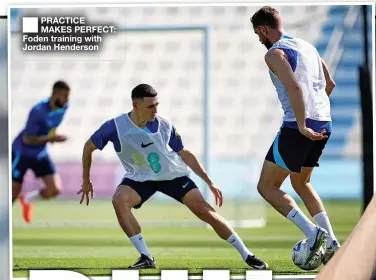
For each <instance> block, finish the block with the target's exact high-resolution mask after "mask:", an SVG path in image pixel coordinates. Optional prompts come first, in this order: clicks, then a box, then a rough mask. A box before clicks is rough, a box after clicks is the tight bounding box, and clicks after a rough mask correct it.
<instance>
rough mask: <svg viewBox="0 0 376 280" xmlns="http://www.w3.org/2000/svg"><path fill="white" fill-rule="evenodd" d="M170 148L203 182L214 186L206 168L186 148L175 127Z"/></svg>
mask: <svg viewBox="0 0 376 280" xmlns="http://www.w3.org/2000/svg"><path fill="white" fill-rule="evenodd" d="M169 146H170V147H171V149H172V150H173V151H175V152H176V153H178V155H179V156H180V157H181V158H182V160H183V161H184V162H185V163H186V164H187V165H188V166H189V168H191V169H192V171H193V172H194V173H196V174H197V175H198V176H199V177H200V178H201V179H202V180H204V181H205V183H207V184H208V185H213V184H214V183H213V181H212V180H211V179H210V177H209V175H208V174H207V172H206V171H205V169H204V167H203V166H202V165H201V163H200V162H199V160H198V159H197V157H196V156H195V155H194V154H193V153H192V152H191V151H190V150H188V149H187V148H185V147H184V145H183V141H182V139H181V136H180V135H179V133H178V132H177V131H176V128H175V127H173V128H172V131H171V136H170V141H169Z"/></svg>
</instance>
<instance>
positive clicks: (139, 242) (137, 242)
mask: <svg viewBox="0 0 376 280" xmlns="http://www.w3.org/2000/svg"><path fill="white" fill-rule="evenodd" d="M129 239H130V240H131V242H132V243H133V245H134V246H135V247H136V249H137V251H138V252H139V253H140V254H144V255H146V256H148V257H149V258H150V259H153V257H152V255H151V254H150V252H149V249H148V247H147V246H146V243H145V240H144V238H143V236H142V233H139V234H137V235H134V236H132V237H131V238H129Z"/></svg>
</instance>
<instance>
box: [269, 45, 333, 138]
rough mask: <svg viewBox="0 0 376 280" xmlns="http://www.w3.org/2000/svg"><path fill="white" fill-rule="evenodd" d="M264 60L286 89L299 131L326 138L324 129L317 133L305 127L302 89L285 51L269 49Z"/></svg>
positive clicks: (313, 136)
mask: <svg viewBox="0 0 376 280" xmlns="http://www.w3.org/2000/svg"><path fill="white" fill-rule="evenodd" d="M265 62H266V64H267V65H268V67H269V69H270V70H271V71H272V72H273V73H274V74H275V75H276V76H277V77H278V79H279V80H280V81H281V83H282V84H283V86H284V87H285V89H286V90H287V94H288V96H289V99H290V103H291V107H292V110H293V112H294V115H295V118H296V122H297V124H298V127H299V131H300V133H301V134H303V135H304V136H305V137H307V138H309V139H311V140H321V139H324V138H327V137H328V136H326V135H324V133H325V131H322V132H321V133H317V132H314V131H313V130H312V129H310V128H308V127H306V122H305V105H304V100H303V91H302V88H301V86H300V84H299V83H298V81H297V80H296V78H295V74H294V72H293V70H292V68H291V65H290V63H289V62H288V60H287V57H286V56H285V53H284V52H283V51H282V50H280V49H272V50H269V51H268V52H267V54H266V55H265Z"/></svg>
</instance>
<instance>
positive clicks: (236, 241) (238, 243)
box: [227, 232, 254, 260]
mask: <svg viewBox="0 0 376 280" xmlns="http://www.w3.org/2000/svg"><path fill="white" fill-rule="evenodd" d="M227 242H228V243H230V244H232V246H234V247H235V248H236V250H238V251H239V253H240V254H241V255H242V258H243V260H246V259H247V257H248V255H254V254H253V253H252V252H251V251H249V250H248V248H247V247H245V245H244V243H243V241H242V240H241V239H240V237H239V236H238V234H237V233H236V232H234V233H233V234H232V235H231V236H230V237H229V238H228V239H227Z"/></svg>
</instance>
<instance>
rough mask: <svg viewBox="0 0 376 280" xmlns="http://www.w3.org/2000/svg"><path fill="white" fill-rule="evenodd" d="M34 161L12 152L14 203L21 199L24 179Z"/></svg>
mask: <svg viewBox="0 0 376 280" xmlns="http://www.w3.org/2000/svg"><path fill="white" fill-rule="evenodd" d="M31 164H32V161H31V160H28V159H27V158H25V157H23V156H22V155H21V154H20V153H17V152H14V151H12V203H13V202H14V201H15V200H16V199H17V198H18V197H19V195H20V193H21V190H22V183H23V178H24V176H25V173H26V171H27V169H28V168H29V167H30V166H31Z"/></svg>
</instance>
